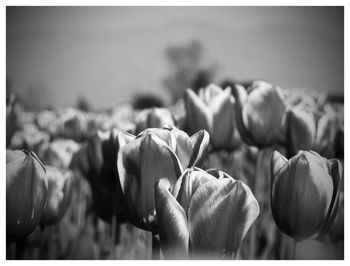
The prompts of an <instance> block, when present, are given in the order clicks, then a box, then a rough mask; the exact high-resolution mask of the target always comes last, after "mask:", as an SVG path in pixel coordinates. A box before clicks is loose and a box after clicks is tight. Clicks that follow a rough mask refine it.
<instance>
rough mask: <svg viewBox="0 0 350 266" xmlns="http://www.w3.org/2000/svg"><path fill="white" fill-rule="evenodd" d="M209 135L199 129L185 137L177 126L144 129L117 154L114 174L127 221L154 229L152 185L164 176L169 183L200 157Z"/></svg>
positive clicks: (202, 155) (204, 149)
mask: <svg viewBox="0 0 350 266" xmlns="http://www.w3.org/2000/svg"><path fill="white" fill-rule="evenodd" d="M208 142H209V134H208V133H207V132H206V131H205V130H201V131H199V132H197V133H196V134H194V135H193V136H191V137H189V136H188V135H187V134H186V133H185V132H183V131H181V130H179V129H177V128H175V127H174V128H169V127H164V128H163V129H156V128H152V129H147V130H145V131H143V132H141V133H140V134H139V135H138V136H137V137H136V139H135V140H134V141H132V142H130V143H129V144H126V145H125V146H124V147H123V148H122V149H120V151H119V153H118V173H119V179H120V184H121V187H122V190H123V194H124V197H125V203H126V211H127V216H128V218H129V220H130V221H131V222H132V223H133V224H134V225H135V226H137V227H139V228H141V229H144V230H148V231H152V232H157V231H158V226H157V220H156V217H155V205H154V184H155V182H156V180H157V179H158V178H160V177H164V176H166V177H167V178H168V179H169V181H170V183H171V184H172V185H174V184H175V182H176V180H177V179H178V178H179V177H180V176H181V174H182V172H183V169H184V168H187V167H191V166H194V165H198V164H199V163H200V162H201V160H202V159H203V157H204V155H205V153H206V150H207V146H208Z"/></svg>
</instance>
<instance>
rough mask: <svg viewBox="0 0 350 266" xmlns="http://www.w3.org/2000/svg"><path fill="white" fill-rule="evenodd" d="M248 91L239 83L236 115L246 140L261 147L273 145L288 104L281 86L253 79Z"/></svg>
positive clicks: (235, 92) (242, 135) (236, 95)
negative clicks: (285, 102)
mask: <svg viewBox="0 0 350 266" xmlns="http://www.w3.org/2000/svg"><path fill="white" fill-rule="evenodd" d="M248 92H249V94H247V92H246V90H245V89H244V88H243V87H242V86H240V85H236V86H235V88H234V89H233V95H234V97H235V99H236V118H237V126H238V129H239V132H240V135H241V137H242V139H243V140H244V142H246V143H247V144H248V145H253V146H256V147H258V148H262V147H266V146H269V145H272V144H273V143H275V142H276V141H277V139H278V138H279V135H280V132H281V130H282V125H283V121H284V115H285V110H286V107H285V105H284V102H283V98H284V97H283V94H282V92H281V88H279V87H277V86H275V85H273V84H271V83H268V82H265V81H254V82H253V84H252V85H251V87H249V88H248Z"/></svg>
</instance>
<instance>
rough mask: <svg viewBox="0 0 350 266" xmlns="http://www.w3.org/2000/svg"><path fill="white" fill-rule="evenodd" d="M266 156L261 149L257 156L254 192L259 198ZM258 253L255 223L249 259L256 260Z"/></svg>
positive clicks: (252, 230)
mask: <svg viewBox="0 0 350 266" xmlns="http://www.w3.org/2000/svg"><path fill="white" fill-rule="evenodd" d="M263 155H264V150H263V149H259V150H258V154H257V156H256V163H255V171H254V176H253V180H254V181H253V186H252V192H253V194H254V196H255V197H256V198H257V192H258V190H259V180H260V179H261V177H260V176H259V173H260V165H261V161H262V158H263ZM255 253H256V223H254V224H253V225H252V227H251V229H250V243H249V259H254V258H255Z"/></svg>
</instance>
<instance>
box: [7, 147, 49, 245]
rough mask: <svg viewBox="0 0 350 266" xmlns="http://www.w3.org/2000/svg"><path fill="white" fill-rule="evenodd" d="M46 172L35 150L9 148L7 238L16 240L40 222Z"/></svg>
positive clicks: (28, 232) (44, 199) (45, 185)
mask: <svg viewBox="0 0 350 266" xmlns="http://www.w3.org/2000/svg"><path fill="white" fill-rule="evenodd" d="M47 189H48V184H47V178H46V171H45V168H44V166H43V165H42V163H41V162H40V160H39V159H38V157H37V156H36V154H35V153H33V152H27V151H18V150H16V151H12V150H6V237H7V241H17V240H18V239H20V238H22V237H24V236H26V235H29V234H30V233H31V232H33V231H34V229H35V228H36V226H37V225H38V224H39V222H40V220H41V218H42V216H43V212H44V210H45V205H46V197H47Z"/></svg>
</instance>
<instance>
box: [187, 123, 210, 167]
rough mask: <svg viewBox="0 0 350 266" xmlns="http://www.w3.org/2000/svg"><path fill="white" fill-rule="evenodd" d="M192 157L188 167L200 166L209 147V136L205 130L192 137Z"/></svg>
mask: <svg viewBox="0 0 350 266" xmlns="http://www.w3.org/2000/svg"><path fill="white" fill-rule="evenodd" d="M190 142H191V146H192V150H193V151H192V155H191V159H190V162H189V164H188V166H187V167H192V166H197V165H200V164H201V162H202V161H203V159H204V157H205V155H206V153H207V151H208V147H209V134H208V132H207V131H205V130H203V129H202V130H200V131H198V132H197V133H196V134H194V135H192V136H191V139H190Z"/></svg>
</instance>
